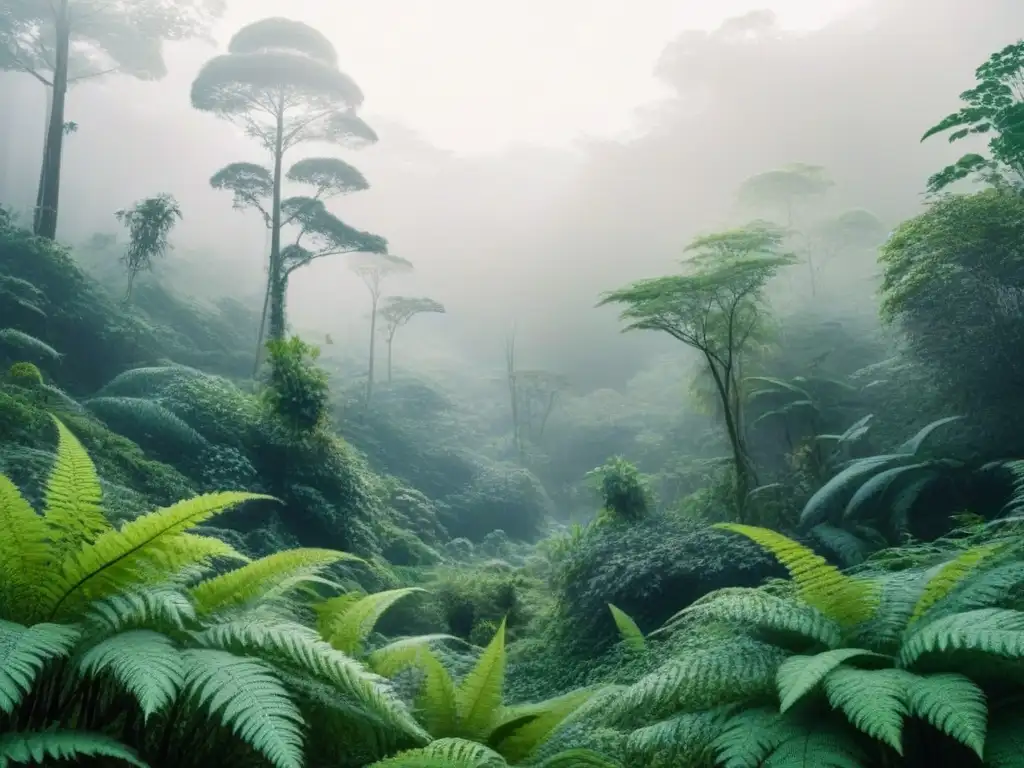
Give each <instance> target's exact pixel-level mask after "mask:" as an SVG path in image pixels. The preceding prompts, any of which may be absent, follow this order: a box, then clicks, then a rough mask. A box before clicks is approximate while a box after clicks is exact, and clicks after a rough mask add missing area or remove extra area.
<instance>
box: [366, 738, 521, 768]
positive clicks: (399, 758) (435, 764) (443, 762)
mask: <svg viewBox="0 0 1024 768" xmlns="http://www.w3.org/2000/svg"><path fill="white" fill-rule="evenodd" d="M507 765H508V763H506V762H505V761H504V759H502V757H501V755H499V754H498V753H497V752H494V751H493V750H491V749H488V748H487V747H485V746H483V745H482V744H477V743H475V742H472V741H467V740H466V739H456V738H448V739H438V740H437V741H435V742H433V743H431V744H430V745H428V746H426V747H423V748H421V749H414V750H409V751H407V752H402V753H400V754H398V755H395V756H394V757H391V758H388V759H387V760H381V761H379V762H376V763H374V764H373V765H372V766H370V768H506V766H507Z"/></svg>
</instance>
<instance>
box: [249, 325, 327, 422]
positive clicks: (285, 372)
mask: <svg viewBox="0 0 1024 768" xmlns="http://www.w3.org/2000/svg"><path fill="white" fill-rule="evenodd" d="M267 351H268V353H269V363H270V373H269V375H268V377H267V386H266V389H264V390H263V397H264V399H265V401H266V402H267V405H269V407H270V409H271V411H272V412H273V413H274V414H276V415H277V416H278V417H279V418H280V419H281V420H282V422H284V424H286V425H287V426H288V427H289V428H290V429H292V430H294V431H295V432H298V433H304V432H312V431H315V430H316V429H317V428H318V427H321V426H323V424H324V421H325V420H326V418H327V414H328V406H329V394H330V390H329V388H328V384H327V374H326V373H325V372H324V371H323V370H321V369H320V368H318V367H317V366H316V365H315V363H316V359H317V358H318V357H319V356H320V350H319V349H318V348H316V347H313V346H310V345H309V344H306V343H305V342H304V341H302V339H300V338H299V337H298V336H293V337H292V338H291V339H288V340H274V339H272V340H270V341H269V342H267Z"/></svg>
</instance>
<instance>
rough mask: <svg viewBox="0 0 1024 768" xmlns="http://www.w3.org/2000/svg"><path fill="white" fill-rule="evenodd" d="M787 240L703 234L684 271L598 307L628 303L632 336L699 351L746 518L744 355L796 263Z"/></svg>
mask: <svg viewBox="0 0 1024 768" xmlns="http://www.w3.org/2000/svg"><path fill="white" fill-rule="evenodd" d="M783 239H784V233H783V232H782V231H781V230H779V229H778V228H776V227H773V226H771V225H769V224H767V223H763V222H757V223H754V224H750V225H748V226H746V227H744V228H741V229H736V230H730V231H727V232H719V233H715V234H711V235H705V236H703V237H698V238H696V239H695V240H693V242H691V243H690V244H689V245H688V246H687V248H686V250H687V252H690V253H692V254H693V256H692V257H691V258H690V259H689V260H688V261H686V262H684V266H685V267H686V268H687V269H686V271H685V272H684V273H683V274H678V275H669V276H666V277H656V278H651V279H647V280H641V281H639V282H636V283H633V284H632V285H629V286H626V287H625V288H621V289H619V290H617V291H612V292H610V293H607V294H605V295H604V297H603V298H602V300H601V302H600V304H599V305H598V306H603V305H605V304H619V305H622V306H624V307H625V309H624V310H623V311H622V314H621V317H622V319H623V320H625V321H626V322H627V323H628V324H627V326H626V328H625V330H627V331H631V330H656V331H662V332H663V333H667V334H668V335H670V336H671V337H673V338H674V339H676V340H678V341H681V342H682V343H683V344H686V345H687V346H689V347H691V348H693V349H695V350H697V352H699V353H700V354H701V356H702V357H703V360H704V364H705V365H706V367H707V371H708V373H709V374H710V376H711V378H712V380H713V382H714V388H715V393H716V394H717V396H718V400H719V402H720V404H721V411H722V417H723V420H724V422H725V430H726V437H727V439H728V442H729V445H730V447H731V450H732V456H733V462H734V465H735V472H736V505H737V508H738V510H739V515H740V517H741V519H742V517H743V509H744V505H745V502H746V497H747V493H749V491H750V490H751V489H752V488H753V487H754V486H755V485H756V483H757V475H756V471H755V468H754V466H753V462H752V461H751V459H750V455H749V452H748V450H747V443H746V435H745V430H744V425H743V420H742V417H743V414H742V398H741V390H740V380H741V365H742V358H743V354H744V351H745V349H746V347H747V345H748V343H749V342H750V341H751V339H752V338H754V337H756V335H757V332H758V329H759V328H760V327H761V326H762V324H763V323H764V321H765V318H766V311H767V308H766V305H765V301H764V287H765V284H766V283H767V282H768V280H770V279H771V278H772V277H773V276H774V275H775V274H776V273H777V272H778V270H779V269H780V268H782V267H784V266H786V265H788V264H791V263H793V261H794V258H793V256H792V255H791V254H788V253H784V252H783V251H782V243H783Z"/></svg>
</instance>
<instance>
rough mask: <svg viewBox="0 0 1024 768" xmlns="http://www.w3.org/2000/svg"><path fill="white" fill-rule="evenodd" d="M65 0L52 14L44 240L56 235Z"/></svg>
mask: <svg viewBox="0 0 1024 768" xmlns="http://www.w3.org/2000/svg"><path fill="white" fill-rule="evenodd" d="M68 2H69V0H60V6H59V8H58V9H57V17H56V20H55V21H56V24H55V27H56V35H57V51H56V59H55V62H54V68H53V107H52V108H51V109H50V123H49V126H48V127H47V131H46V148H45V157H44V160H43V173H42V178H43V183H42V194H41V195H40V200H39V208H38V216H37V218H36V228H35V230H36V234H37V235H39V236H40V237H45V238H47V239H48V240H54V239H55V238H56V237H57V205H58V203H59V200H60V161H61V152H62V150H63V148H64V105H65V102H66V101H67V95H68V55H69V53H70V47H71V39H70V38H71V21H70V18H69V16H68Z"/></svg>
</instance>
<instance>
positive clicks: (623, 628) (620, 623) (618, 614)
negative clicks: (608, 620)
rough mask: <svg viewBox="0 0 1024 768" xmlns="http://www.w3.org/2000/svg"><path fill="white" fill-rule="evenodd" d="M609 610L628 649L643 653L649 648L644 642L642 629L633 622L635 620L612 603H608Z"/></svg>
mask: <svg viewBox="0 0 1024 768" xmlns="http://www.w3.org/2000/svg"><path fill="white" fill-rule="evenodd" d="M608 610H609V611H611V612H612V618H613V619H614V620H615V626H616V627H618V629H619V635H620V636H621V637H622V642H623V644H624V645H625V646H626V647H627V648H629V649H630V650H633V651H642V650H643V649H644V648H646V647H647V643H646V642H645V641H644V633H643V632H641V631H640V627H638V626H637V625H636V622H635V621H633V618H632V617H631V616H630V615H629V614H628V613H626V612H625V611H623V610H621V609H620V608H617V607H615V606H614V605H612V604H611V603H608Z"/></svg>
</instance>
